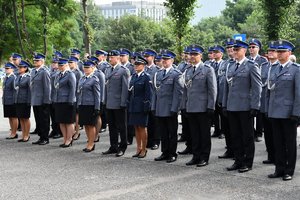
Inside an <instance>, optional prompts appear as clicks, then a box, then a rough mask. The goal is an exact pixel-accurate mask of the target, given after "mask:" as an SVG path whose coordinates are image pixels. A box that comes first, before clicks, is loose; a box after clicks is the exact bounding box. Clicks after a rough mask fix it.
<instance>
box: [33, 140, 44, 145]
mask: <svg viewBox="0 0 300 200" xmlns="http://www.w3.org/2000/svg"><path fill="white" fill-rule="evenodd" d="M41 141H42V140H41V139H39V140H37V141H35V142H32V144H40V142H41Z"/></svg>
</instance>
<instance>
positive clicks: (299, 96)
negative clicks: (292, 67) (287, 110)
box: [292, 68, 300, 117]
mask: <svg viewBox="0 0 300 200" xmlns="http://www.w3.org/2000/svg"><path fill="white" fill-rule="evenodd" d="M292 115H293V116H298V117H300V69H299V68H297V71H296V74H295V98H294V104H293V112H292Z"/></svg>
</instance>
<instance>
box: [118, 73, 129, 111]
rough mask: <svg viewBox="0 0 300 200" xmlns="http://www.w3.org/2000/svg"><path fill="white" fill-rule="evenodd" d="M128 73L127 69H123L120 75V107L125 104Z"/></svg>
mask: <svg viewBox="0 0 300 200" xmlns="http://www.w3.org/2000/svg"><path fill="white" fill-rule="evenodd" d="M129 74H130V72H129V70H128V69H125V70H124V73H123V76H122V88H121V90H122V91H121V105H120V106H121V107H126V106H127V99H128V81H129Z"/></svg>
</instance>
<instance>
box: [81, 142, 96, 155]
mask: <svg viewBox="0 0 300 200" xmlns="http://www.w3.org/2000/svg"><path fill="white" fill-rule="evenodd" d="M94 150H95V144H94V146H93V148H91V149H88V148H84V149H82V151H84V152H85V153H90V152H92V151H94Z"/></svg>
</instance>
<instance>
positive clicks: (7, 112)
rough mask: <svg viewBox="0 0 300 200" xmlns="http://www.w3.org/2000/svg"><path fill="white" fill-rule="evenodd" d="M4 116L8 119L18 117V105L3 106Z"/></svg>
mask: <svg viewBox="0 0 300 200" xmlns="http://www.w3.org/2000/svg"><path fill="white" fill-rule="evenodd" d="M3 114H4V117H8V118H14V117H17V112H16V105H3Z"/></svg>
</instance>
